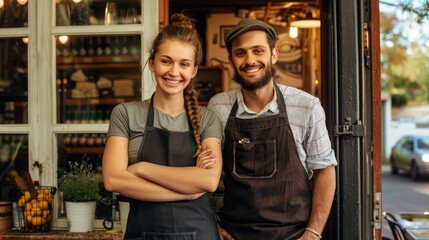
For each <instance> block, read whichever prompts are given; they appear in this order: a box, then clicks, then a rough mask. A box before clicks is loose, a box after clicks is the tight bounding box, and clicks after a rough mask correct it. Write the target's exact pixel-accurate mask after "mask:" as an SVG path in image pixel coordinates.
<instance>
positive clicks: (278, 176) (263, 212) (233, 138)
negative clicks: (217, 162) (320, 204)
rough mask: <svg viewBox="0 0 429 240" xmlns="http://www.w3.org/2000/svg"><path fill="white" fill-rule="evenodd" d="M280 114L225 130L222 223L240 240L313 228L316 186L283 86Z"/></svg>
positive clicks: (234, 121) (233, 121) (233, 122)
mask: <svg viewBox="0 0 429 240" xmlns="http://www.w3.org/2000/svg"><path fill="white" fill-rule="evenodd" d="M274 86H275V91H276V94H277V104H278V106H279V113H278V114H276V115H272V116H266V117H260V118H253V119H239V118H236V117H235V115H236V112H237V109H238V103H237V101H236V102H235V104H234V106H233V107H232V110H231V113H230V116H229V119H228V121H227V124H226V126H225V143H224V149H223V159H224V163H225V164H224V170H225V173H226V174H225V178H224V184H225V195H224V205H223V207H222V208H221V209H220V210H219V216H220V218H221V225H222V226H223V227H224V228H225V229H226V230H227V231H228V232H230V233H231V234H232V235H233V236H234V238H235V239H238V240H249V239H255V240H261V239H263V240H269V239H296V238H298V237H299V236H301V235H302V233H303V232H304V231H305V227H306V226H307V222H308V218H309V216H310V210H311V209H310V208H311V192H312V189H311V184H310V181H309V179H308V176H307V173H306V171H305V169H304V167H303V166H302V163H301V161H300V159H299V157H298V152H297V148H296V145H295V140H294V137H293V134H292V130H291V128H290V126H289V119H288V116H287V113H286V104H285V101H284V99H283V97H282V96H283V95H282V93H281V92H280V90H279V88H278V86H277V85H276V84H274Z"/></svg>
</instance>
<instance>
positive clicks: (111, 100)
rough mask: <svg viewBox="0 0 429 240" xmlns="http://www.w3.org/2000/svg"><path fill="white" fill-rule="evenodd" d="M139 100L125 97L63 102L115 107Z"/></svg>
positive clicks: (76, 99)
mask: <svg viewBox="0 0 429 240" xmlns="http://www.w3.org/2000/svg"><path fill="white" fill-rule="evenodd" d="M138 100H139V98H135V97H125V98H120V97H119V98H68V99H65V100H64V104H65V105H81V104H84V105H85V104H90V105H116V104H119V103H123V102H133V101H138Z"/></svg>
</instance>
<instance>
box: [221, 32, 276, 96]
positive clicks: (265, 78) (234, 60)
mask: <svg viewBox="0 0 429 240" xmlns="http://www.w3.org/2000/svg"><path fill="white" fill-rule="evenodd" d="M277 59H278V51H277V49H276V48H275V49H273V50H271V49H270V47H269V45H268V41H267V35H266V33H265V32H264V31H249V32H245V33H243V34H241V35H239V36H238V37H236V38H235V39H234V40H233V41H232V43H231V55H230V59H229V60H230V62H231V64H232V66H233V67H234V71H235V75H234V80H235V81H236V82H237V83H239V84H240V85H241V86H242V87H243V88H244V89H246V90H256V89H259V88H261V87H263V86H265V85H266V84H267V83H268V82H269V81H271V79H272V76H273V73H274V66H273V64H274V63H276V62H277Z"/></svg>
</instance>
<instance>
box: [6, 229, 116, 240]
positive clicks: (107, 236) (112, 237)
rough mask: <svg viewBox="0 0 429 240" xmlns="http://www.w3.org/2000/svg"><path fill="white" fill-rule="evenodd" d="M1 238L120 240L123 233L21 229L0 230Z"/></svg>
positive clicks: (16, 239) (17, 239)
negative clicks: (24, 230)
mask: <svg viewBox="0 0 429 240" xmlns="http://www.w3.org/2000/svg"><path fill="white" fill-rule="evenodd" d="M0 239H1V240H21V239H36V240H38V239H43V240H45V239H46V240H50V239H52V240H73V239H94V240H95V239H97V240H98V239H100V240H120V239H123V233H122V232H117V231H92V232H88V233H71V232H67V231H50V232H43V233H24V232H19V231H9V232H4V233H1V232H0Z"/></svg>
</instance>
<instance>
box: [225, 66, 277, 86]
mask: <svg viewBox="0 0 429 240" xmlns="http://www.w3.org/2000/svg"><path fill="white" fill-rule="evenodd" d="M275 70H276V69H275V68H274V66H273V65H272V64H270V66H269V68H268V69H267V70H266V71H265V74H264V75H263V76H262V77H261V78H260V79H259V80H258V81H256V82H250V81H247V80H246V79H245V78H244V77H242V76H241V75H240V73H239V71H238V70H237V68H236V67H235V65H234V78H233V79H234V81H236V82H237V83H238V84H240V86H241V87H242V88H243V89H245V90H248V91H253V90H257V89H260V88H262V87H264V86H265V85H267V84H268V83H269V82H270V81H271V78H272V77H273V76H274V74H275V72H276V71H275Z"/></svg>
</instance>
